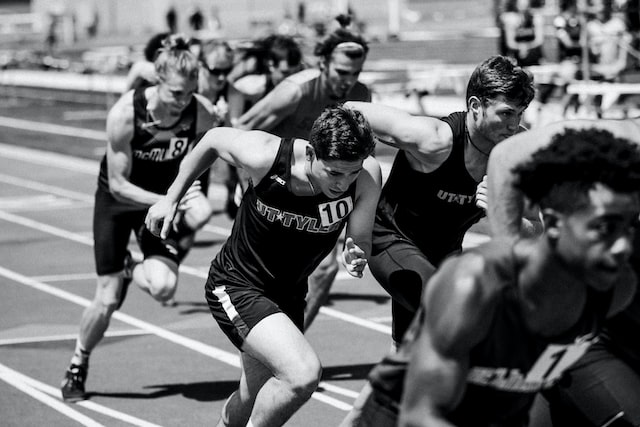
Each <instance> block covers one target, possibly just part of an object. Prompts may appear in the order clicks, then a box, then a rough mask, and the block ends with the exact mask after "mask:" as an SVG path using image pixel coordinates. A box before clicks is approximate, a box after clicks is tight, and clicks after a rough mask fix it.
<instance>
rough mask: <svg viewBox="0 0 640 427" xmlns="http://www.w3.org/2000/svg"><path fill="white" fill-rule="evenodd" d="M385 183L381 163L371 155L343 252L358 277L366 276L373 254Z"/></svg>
mask: <svg viewBox="0 0 640 427" xmlns="http://www.w3.org/2000/svg"><path fill="white" fill-rule="evenodd" d="M381 186H382V172H381V170H380V164H378V162H377V161H376V160H375V159H374V158H373V157H369V158H367V159H366V160H365V161H364V165H363V170H362V171H361V172H360V175H359V176H358V181H357V192H356V200H355V205H354V208H353V212H352V213H351V215H349V219H348V220H347V227H346V240H345V247H344V249H343V252H342V260H343V263H344V266H345V268H346V269H347V271H348V272H349V274H351V275H352V276H354V277H362V272H363V270H364V268H365V266H366V265H367V259H368V257H369V255H370V254H371V233H372V231H373V221H374V219H375V212H376V206H377V204H378V198H379V197H380V188H381Z"/></svg>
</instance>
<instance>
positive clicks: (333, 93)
mask: <svg viewBox="0 0 640 427" xmlns="http://www.w3.org/2000/svg"><path fill="white" fill-rule="evenodd" d="M365 59H366V57H365V55H362V56H361V57H359V58H355V59H352V58H349V57H348V56H347V55H346V54H345V53H344V52H333V53H332V54H331V59H330V60H329V61H326V62H324V63H322V65H321V69H322V71H323V73H324V76H325V89H326V90H327V91H328V93H329V96H330V97H331V98H335V99H342V98H344V97H345V96H347V93H349V91H350V90H351V89H352V88H353V86H354V85H355V84H356V82H357V81H358V76H359V75H360V72H361V71H362V67H363V65H364V61H365Z"/></svg>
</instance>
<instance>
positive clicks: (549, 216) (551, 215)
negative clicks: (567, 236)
mask: <svg viewBox="0 0 640 427" xmlns="http://www.w3.org/2000/svg"><path fill="white" fill-rule="evenodd" d="M540 216H541V217H542V224H543V225H544V230H545V234H546V235H547V236H548V237H549V238H550V239H551V240H552V241H555V240H557V239H558V237H559V236H560V226H561V225H562V222H563V219H562V215H561V214H560V213H559V212H558V211H556V210H555V209H550V208H545V209H542V211H541V212H540Z"/></svg>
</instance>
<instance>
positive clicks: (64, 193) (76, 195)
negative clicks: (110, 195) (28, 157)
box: [0, 173, 94, 203]
mask: <svg viewBox="0 0 640 427" xmlns="http://www.w3.org/2000/svg"><path fill="white" fill-rule="evenodd" d="M0 182H4V183H5V184H11V185H15V186H16V187H22V188H28V189H29V190H35V191H41V192H44V193H50V194H55V195H57V196H61V197H67V198H69V199H72V200H76V201H79V202H85V203H93V201H94V199H93V196H91V195H89V194H85V193H80V192H78V191H72V190H67V189H65V188H61V187H57V186H55V185H49V184H43V183H41V182H37V181H33V180H30V179H24V178H18V177H15V176H11V175H6V174H3V173H0Z"/></svg>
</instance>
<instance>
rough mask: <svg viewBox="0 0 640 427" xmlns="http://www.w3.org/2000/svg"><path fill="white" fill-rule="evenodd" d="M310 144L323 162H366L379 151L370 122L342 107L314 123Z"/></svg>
mask: <svg viewBox="0 0 640 427" xmlns="http://www.w3.org/2000/svg"><path fill="white" fill-rule="evenodd" d="M309 143H310V144H311V146H312V147H313V149H314V151H315V153H316V156H317V157H318V158H319V159H320V160H344V161H348V162H351V161H357V160H364V159H365V158H367V157H368V156H369V155H371V153H373V150H374V148H375V139H374V137H373V132H372V131H371V127H370V126H369V122H367V119H365V117H364V116H363V115H362V113H361V112H359V111H357V110H352V109H350V108H347V107H345V106H343V105H342V104H340V105H335V106H329V107H327V108H325V109H324V111H323V112H322V113H321V114H320V117H318V118H317V119H316V120H315V121H314V122H313V126H312V127H311V133H310V134H309Z"/></svg>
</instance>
